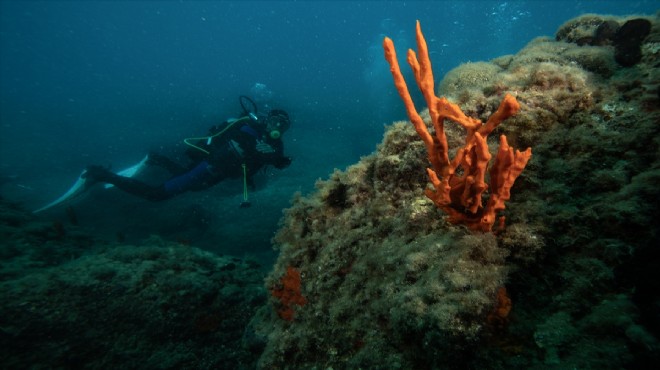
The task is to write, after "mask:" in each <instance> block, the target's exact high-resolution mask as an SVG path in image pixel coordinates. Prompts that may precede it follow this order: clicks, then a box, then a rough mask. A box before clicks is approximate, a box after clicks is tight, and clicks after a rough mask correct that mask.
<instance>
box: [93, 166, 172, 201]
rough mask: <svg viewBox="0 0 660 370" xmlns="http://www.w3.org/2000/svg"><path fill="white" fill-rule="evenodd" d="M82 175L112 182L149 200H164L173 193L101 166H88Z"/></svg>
mask: <svg viewBox="0 0 660 370" xmlns="http://www.w3.org/2000/svg"><path fill="white" fill-rule="evenodd" d="M84 177H85V178H86V179H91V180H93V181H100V182H105V183H108V184H112V185H114V186H116V187H117V188H119V189H121V190H123V191H125V192H127V193H130V194H133V195H137V196H138V197H141V198H144V199H147V200H151V201H159V200H165V199H168V198H171V197H172V196H174V195H175V194H172V193H169V192H167V191H166V190H165V187H164V186H163V185H161V186H151V185H147V184H145V183H143V182H141V181H138V180H135V179H132V178H130V177H124V176H119V175H117V174H114V173H112V172H110V171H108V170H107V169H105V168H103V167H101V166H90V167H88V168H87V171H86V172H85V175H84Z"/></svg>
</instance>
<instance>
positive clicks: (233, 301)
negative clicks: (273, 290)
mask: <svg viewBox="0 0 660 370" xmlns="http://www.w3.org/2000/svg"><path fill="white" fill-rule="evenodd" d="M0 254H1V257H2V258H1V259H0V261H2V262H1V264H0V277H1V279H0V297H2V299H1V300H0V359H1V360H0V364H2V368H3V369H26V368H33V369H75V368H97V369H109V368H138V367H139V368H149V369H212V368H216V369H217V368H227V367H230V368H233V369H252V368H254V362H255V360H254V354H253V353H252V352H251V350H250V348H249V346H245V345H243V344H242V343H243V342H242V340H243V335H244V328H245V326H246V325H247V323H248V322H249V320H250V318H251V317H252V315H253V313H254V311H256V309H257V307H259V306H261V305H263V304H264V301H265V299H264V297H265V295H266V293H265V290H264V288H263V273H261V271H260V266H258V265H256V264H255V263H253V262H250V261H244V260H240V259H237V258H230V257H224V256H218V255H215V254H213V253H209V252H204V251H201V250H199V249H196V248H192V247H189V246H187V245H184V244H181V243H173V242H167V241H164V240H162V239H160V238H159V237H156V236H153V237H151V238H149V239H148V240H145V241H144V242H142V243H141V244H139V245H128V244H121V243H120V244H117V243H107V242H103V241H101V240H96V239H94V238H92V237H91V236H89V235H87V234H85V232H84V231H83V230H81V229H80V228H79V227H77V226H75V225H72V224H71V223H61V222H56V223H49V222H44V221H39V220H36V219H35V216H34V215H32V214H30V213H28V212H26V211H22V210H20V209H19V207H17V206H15V205H12V204H10V203H7V202H6V201H4V200H0ZM246 340H247V338H246Z"/></svg>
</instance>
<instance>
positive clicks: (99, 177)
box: [87, 120, 291, 201]
mask: <svg viewBox="0 0 660 370" xmlns="http://www.w3.org/2000/svg"><path fill="white" fill-rule="evenodd" d="M246 121H247V122H243V123H237V124H235V125H233V126H232V127H230V128H229V129H228V130H226V132H224V133H223V134H222V135H220V136H217V137H215V138H214V139H213V140H212V142H211V143H210V145H204V146H203V147H204V149H205V150H206V151H208V152H209V154H206V153H204V152H202V151H199V150H197V149H192V148H191V149H189V152H188V154H189V156H190V157H191V159H193V160H194V161H195V163H194V164H193V165H192V166H191V167H189V168H184V167H182V166H180V165H179V164H177V163H175V162H174V161H172V160H170V159H169V158H167V157H164V156H162V155H159V154H149V157H148V159H147V164H148V165H150V166H151V165H155V166H160V167H163V168H165V169H166V170H168V171H169V172H170V173H171V174H172V175H173V176H172V177H171V178H170V179H168V180H167V181H165V182H164V183H163V184H161V185H158V186H151V185H149V184H146V183H144V182H142V181H139V180H136V179H133V178H130V177H125V176H120V175H117V174H114V173H112V172H110V171H108V170H106V169H104V168H102V167H99V166H91V167H88V169H87V177H89V178H91V179H93V180H95V181H101V182H106V183H109V184H113V185H114V186H116V187H117V188H119V189H121V190H123V191H125V192H127V193H131V194H134V195H137V196H139V197H142V198H144V199H147V200H151V201H160V200H165V199H168V198H171V197H173V196H175V195H178V194H181V193H184V192H186V191H198V190H203V189H207V188H209V187H211V186H213V185H215V184H217V183H218V182H220V181H222V180H223V179H226V178H238V177H241V176H244V175H245V176H246V181H249V179H250V177H249V176H250V175H251V174H253V173H256V172H257V171H258V170H259V169H261V168H262V167H264V166H266V165H273V166H275V167H276V168H285V167H287V166H288V165H289V164H290V163H291V159H290V158H289V157H285V156H284V154H283V153H284V146H283V144H282V140H281V139H279V138H278V139H271V138H270V137H269V136H268V135H265V133H264V132H263V130H259V129H258V128H259V127H262V126H260V125H259V122H256V123H254V122H253V121H249V120H246ZM228 124H229V123H227V122H225V123H223V124H222V125H220V126H219V127H213V128H212V129H211V134H214V133H216V132H219V131H220V130H222V129H223V128H224V127H226V126H225V125H228ZM243 166H245V169H244V168H243ZM244 171H246V172H245V174H244Z"/></svg>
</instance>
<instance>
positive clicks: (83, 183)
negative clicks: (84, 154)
mask: <svg viewBox="0 0 660 370" xmlns="http://www.w3.org/2000/svg"><path fill="white" fill-rule="evenodd" d="M86 172H87V170H84V171H83V172H82V173H81V174H80V176H78V179H77V180H76V182H75V183H74V184H73V186H72V187H71V188H70V189H69V190H67V192H66V193H64V194H63V195H62V196H61V197H59V198H57V199H55V200H54V201H52V202H50V203H48V204H46V205H45V206H43V207H41V208H39V209H37V210H35V211H32V213H39V212H41V211H45V210H47V209H49V208H52V207H55V206H56V205H58V204H60V203H63V202H65V201H67V200H69V199H71V198H74V197H76V196H78V195H80V194H82V193H84V192H85V191H87V189H89V187H90V186H89V184H88V182H89V181H88V180H87V179H85V178H84V176H85V173H86Z"/></svg>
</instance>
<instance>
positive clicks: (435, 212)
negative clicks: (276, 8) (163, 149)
mask: <svg viewBox="0 0 660 370" xmlns="http://www.w3.org/2000/svg"><path fill="white" fill-rule="evenodd" d="M426 26H427V27H432V26H433V25H426ZM420 54H421V52H420ZM435 62H436V63H438V62H441V60H436V61H435ZM421 63H422V62H420V64H421ZM413 68H414V67H413ZM415 74H416V75H417V74H418V72H417V71H416V72H415ZM395 78H396V76H395ZM417 81H418V82H420V79H419V78H418V79H417ZM397 82H398V81H397ZM420 89H421V90H422V91H423V92H424V93H425V94H433V95H434V94H437V96H444V97H446V99H447V100H448V102H451V104H455V105H456V106H457V107H460V110H459V111H460V112H463V113H464V115H465V116H467V117H468V118H469V119H472V120H479V121H482V122H487V120H488V118H489V117H491V116H492V115H494V114H495V115H497V114H498V113H497V110H498V107H499V106H500V103H501V102H502V101H503V100H506V99H509V98H506V96H507V94H508V95H510V96H512V97H515V101H516V102H517V104H519V109H517V112H515V113H516V114H515V115H513V114H508V115H507V116H506V117H507V119H506V121H505V123H504V124H502V125H498V126H496V127H493V130H492V132H493V134H496V135H492V136H494V137H493V138H491V137H484V142H485V143H484V145H483V146H481V148H484V149H488V152H489V153H483V156H484V158H485V157H486V156H487V154H488V155H495V153H493V152H491V151H492V149H491V148H496V147H497V141H498V140H497V139H496V137H497V136H500V135H506V138H507V141H508V143H511V145H512V146H515V147H522V148H527V147H533V148H534V149H533V150H534V155H533V156H532V157H531V158H529V161H528V162H527V163H526V166H523V167H524V171H522V172H521V173H520V174H519V175H518V176H517V179H516V181H515V185H513V187H512V188H511V194H512V196H511V197H510V199H509V200H508V202H507V204H506V209H503V207H502V208H500V209H498V210H497V213H498V215H500V216H506V223H505V224H503V225H502V224H501V225H500V226H497V228H496V230H494V231H496V232H490V231H489V230H491V229H490V228H481V227H471V226H470V225H471V223H470V222H462V221H460V220H459V221H458V222H457V218H456V217H455V216H454V215H452V212H460V213H463V212H464V211H465V210H467V209H468V208H469V206H471V205H475V204H477V203H476V202H472V203H470V204H463V205H461V206H460V207H457V206H456V205H455V204H453V203H451V202H450V204H451V207H450V208H452V209H453V211H450V212H447V209H445V208H448V207H444V206H443V205H442V204H438V202H435V204H434V201H432V200H431V199H429V197H428V196H427V195H429V193H430V194H431V195H433V193H434V192H437V191H438V183H437V182H436V181H435V180H439V181H444V179H445V178H444V176H446V175H447V174H448V172H447V171H445V172H440V171H438V169H439V168H441V167H439V166H438V165H437V164H436V163H434V158H433V157H432V152H433V151H435V152H436V154H437V153H441V154H442V156H444V155H447V156H448V157H449V158H452V157H456V156H459V155H461V154H457V150H458V151H460V149H457V148H464V147H466V145H469V142H470V139H469V138H468V139H466V135H470V130H469V129H468V130H466V129H465V128H463V127H462V126H461V125H459V124H456V122H449V121H454V119H453V118H452V116H451V115H447V116H448V117H449V118H450V119H449V120H448V121H447V122H449V123H447V122H445V125H444V127H442V130H444V136H445V137H446V144H445V143H442V142H441V141H442V136H443V135H441V134H438V130H439V128H438V125H437V124H436V123H437V121H436V119H435V118H434V114H435V113H433V112H431V113H429V112H428V110H425V111H423V112H421V115H420V117H421V119H422V123H423V124H424V125H425V127H420V122H419V121H418V122H415V118H414V115H411V114H410V113H411V110H410V105H409V104H406V107H407V108H408V113H409V115H410V116H411V119H412V120H413V124H415V126H413V125H411V123H410V122H395V123H393V124H392V125H391V126H389V127H388V128H387V129H386V132H385V135H384V138H383V141H382V143H381V144H380V145H379V146H378V149H377V150H376V152H375V153H373V154H372V155H369V156H366V157H364V158H362V159H361V160H360V161H359V162H358V163H356V164H354V165H352V166H350V167H348V168H347V169H346V170H343V171H341V170H336V171H335V172H334V173H333V174H332V175H331V176H330V178H328V179H327V180H322V181H318V183H317V190H316V192H314V193H312V194H310V195H306V196H303V195H300V194H298V195H297V196H296V197H295V199H294V200H293V204H292V206H291V208H289V209H288V210H286V213H285V217H284V218H283V220H282V227H281V229H280V230H279V232H278V233H277V235H276V236H275V238H274V242H275V244H276V247H277V248H278V249H279V250H280V256H279V258H278V260H277V262H276V264H275V267H274V269H273V271H272V273H271V274H270V275H269V276H268V278H267V287H268V289H269V291H270V292H271V299H270V303H269V304H268V305H266V306H265V307H263V308H262V309H260V310H259V312H258V313H257V315H256V316H255V318H254V319H253V320H252V323H251V327H250V328H251V329H250V330H252V331H253V332H254V337H255V338H261V340H262V345H263V353H262V355H261V357H260V359H259V363H258V366H259V367H260V368H264V369H266V368H267V369H277V368H282V369H285V368H334V369H341V368H383V369H384V368H387V369H397V368H401V369H427V368H436V369H452V368H490V369H493V368H529V369H534V368H538V369H554V368H556V369H567V368H601V369H605V368H642V367H643V366H644V364H646V363H658V360H660V352H659V350H660V343H659V342H658V335H659V334H660V316H658V315H657V313H658V307H660V293H659V292H660V284H659V283H658V282H659V281H660V278H659V277H658V276H657V273H655V271H657V266H659V263H660V258H659V254H660V253H659V252H658V249H657V247H656V245H657V244H658V226H657V220H658V219H659V217H658V216H660V215H659V212H660V211H659V210H660V200H659V199H660V197H659V195H660V194H659V190H658V184H660V136H659V133H660V107H659V102H660V23H659V22H658V17H657V15H656V16H648V17H647V16H644V17H639V16H635V17H611V16H601V15H595V14H588V15H584V16H581V17H578V18H576V19H572V20H570V21H568V22H566V23H565V24H564V25H562V26H561V27H560V28H559V30H558V31H557V34H556V38H548V37H539V38H536V39H534V40H531V41H530V42H529V44H528V45H527V46H526V47H524V48H523V49H522V50H520V51H519V52H518V53H516V54H515V55H506V56H502V57H499V58H496V59H493V60H491V61H487V62H477V63H465V64H463V65H460V66H459V67H457V68H455V69H453V70H452V71H450V72H449V73H448V74H447V75H446V76H444V78H443V79H442V81H441V82H440V84H439V88H438V91H437V92H435V91H429V89H428V87H427V88H426V91H425V88H424V87H423V86H421V84H420ZM401 95H402V97H403V95H405V94H401ZM436 99H437V98H436ZM404 100H405V97H404ZM426 100H427V102H428V101H429V99H428V98H427V99H426ZM434 124H435V125H434ZM463 126H465V125H463ZM420 131H421V132H422V134H418V133H419V132H420ZM424 131H426V135H428V136H430V137H431V142H429V140H421V139H420V136H422V137H423V136H424V135H425V134H424ZM433 135H435V136H436V137H435V138H433ZM441 146H446V148H448V149H438V147H441ZM436 158H437V156H436ZM443 162H444V163H446V161H444V160H443ZM429 164H430V165H431V167H432V169H433V170H434V171H435V172H436V175H437V176H436V179H434V178H433V176H430V179H431V182H433V187H434V189H426V185H425V184H428V182H429V179H428V178H427V172H426V168H427V167H429ZM441 166H442V165H441ZM471 169H472V167H470V166H466V167H464V168H463V170H461V169H459V170H458V171H459V172H460V173H459V175H462V174H463V173H469V172H470V171H471ZM491 171H492V170H491ZM483 173H485V171H484V172H483ZM483 173H482V174H480V175H479V176H481V177H482V178H483V179H484V180H489V181H490V183H491V184H492V183H493V177H492V176H493V175H492V174H493V172H491V174H490V176H489V175H484V174H483ZM484 183H485V184H487V181H484ZM495 195H497V194H495V193H493V190H492V189H488V187H487V186H486V187H483V191H481V197H482V198H483V201H484V202H486V204H487V202H488V201H489V200H490V199H491V198H492V197H493V196H495ZM445 204H446V203H445ZM479 206H481V202H479V203H478V205H477V208H478V207H479ZM438 207H440V208H438ZM443 207H444V208H443ZM441 208H442V209H441ZM468 211H469V210H468ZM464 217H469V215H468V216H464ZM491 225H492V224H491ZM292 271H295V277H296V279H293V280H292V279H291V274H292ZM283 290H285V291H287V292H288V293H289V297H295V299H299V300H300V302H304V303H301V304H295V300H293V299H289V300H287V301H285V300H283V299H282V294H281V293H278V292H281V291H283ZM290 311H292V312H290ZM283 312H286V315H283V314H282V313H283Z"/></svg>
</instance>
